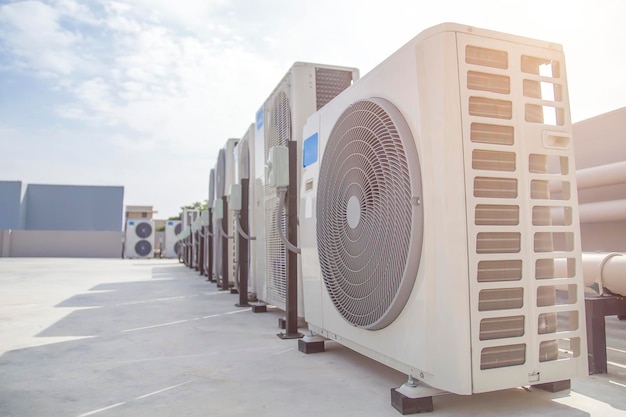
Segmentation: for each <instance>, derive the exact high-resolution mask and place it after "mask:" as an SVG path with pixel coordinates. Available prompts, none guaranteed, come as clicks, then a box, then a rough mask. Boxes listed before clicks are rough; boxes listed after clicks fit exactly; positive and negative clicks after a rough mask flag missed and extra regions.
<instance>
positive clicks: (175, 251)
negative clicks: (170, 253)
mask: <svg viewBox="0 0 626 417" xmlns="http://www.w3.org/2000/svg"><path fill="white" fill-rule="evenodd" d="M179 250H180V245H179V244H178V242H176V243H174V253H175V254H176V255H178V251H179Z"/></svg>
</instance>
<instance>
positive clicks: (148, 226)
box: [124, 218, 154, 259]
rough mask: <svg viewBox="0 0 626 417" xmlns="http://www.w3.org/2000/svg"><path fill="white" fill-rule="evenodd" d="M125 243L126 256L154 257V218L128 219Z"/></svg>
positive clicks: (130, 257)
mask: <svg viewBox="0 0 626 417" xmlns="http://www.w3.org/2000/svg"><path fill="white" fill-rule="evenodd" d="M124 244H125V249H124V257H125V258H129V259H132V258H152V256H153V252H154V224H153V223H152V219H143V218H139V219H128V220H127V221H126V238H125V240H124Z"/></svg>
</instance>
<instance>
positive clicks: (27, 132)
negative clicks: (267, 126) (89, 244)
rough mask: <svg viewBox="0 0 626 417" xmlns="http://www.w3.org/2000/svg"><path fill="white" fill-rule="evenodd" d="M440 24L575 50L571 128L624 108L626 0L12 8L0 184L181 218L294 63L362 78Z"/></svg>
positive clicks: (570, 63) (6, 35) (117, 0)
mask: <svg viewBox="0 0 626 417" xmlns="http://www.w3.org/2000/svg"><path fill="white" fill-rule="evenodd" d="M443 22H456V23H462V24H466V25H471V26H476V27H481V28H485V29H490V30H496V31H500V32H507V33H512V34H515V35H521V36H526V37H531V38H537V39H541V40H545V41H551V42H556V43H560V44H562V45H563V49H564V51H565V57H566V65H567V77H568V83H569V93H570V107H571V112H572V121H573V122H577V121H580V120H584V119H587V118H590V117H593V116H597V115H599V114H602V113H606V112H608V111H611V110H615V109H618V108H621V107H624V106H626V76H624V74H625V73H626V46H625V45H624V41H625V40H626V1H623V0H594V1H591V0H585V1H582V0H565V1H560V0H539V1H537V0H493V1H488V0H475V1H469V0H437V1H434V0H433V1H430V2H426V1H423V0H377V1H372V0H300V1H298V0H114V1H113V0H93V1H92V0H83V1H79V0H39V1H34V0H33V1H20V0H18V1H13V0H0V180H4V181H22V182H23V183H25V184H68V185H121V186H124V204H126V205H152V206H154V209H155V210H157V211H158V214H156V216H155V217H157V218H167V217H170V216H175V215H177V214H178V213H179V211H180V207H181V206H183V205H187V204H191V203H194V202H196V201H203V200H205V199H206V198H207V193H208V178H209V171H210V169H211V168H212V167H214V166H215V164H216V160H217V155H218V152H219V149H220V148H221V147H222V146H224V144H225V142H226V140H227V139H228V138H240V137H241V136H243V134H244V133H245V132H246V130H247V129H248V127H249V125H250V124H251V123H253V122H254V115H255V113H256V111H257V109H258V108H259V107H260V106H261V105H262V103H263V102H264V101H265V100H266V99H267V98H268V96H269V94H270V93H271V92H272V90H273V89H274V87H275V86H276V85H277V84H278V82H279V81H280V79H281V78H282V77H283V75H284V74H285V73H286V72H287V71H288V69H289V68H290V66H291V65H292V64H293V63H294V62H296V61H305V62H316V63H324V64H332V65H344V66H350V67H357V68H359V70H360V72H361V75H364V74H366V73H367V72H368V71H369V70H371V69H372V68H374V67H375V66H376V65H377V64H379V63H380V62H382V61H383V60H384V59H385V58H387V57H388V56H389V55H391V54H392V53H393V52H394V51H396V50H397V49H399V48H400V47H401V46H402V45H404V44H405V43H406V42H408V41H409V40H410V39H411V38H413V37H414V36H416V35H417V34H419V33H420V32H421V31H423V30H425V29H427V28H429V27H431V26H434V25H437V24H439V23H443Z"/></svg>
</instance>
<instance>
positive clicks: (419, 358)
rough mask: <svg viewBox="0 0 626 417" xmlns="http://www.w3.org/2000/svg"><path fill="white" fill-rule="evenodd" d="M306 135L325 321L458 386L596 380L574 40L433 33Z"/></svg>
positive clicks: (317, 284) (308, 294)
mask: <svg viewBox="0 0 626 417" xmlns="http://www.w3.org/2000/svg"><path fill="white" fill-rule="evenodd" d="M304 137H305V139H304V144H303V167H304V168H303V171H302V181H301V203H300V227H301V233H300V245H301V248H302V269H303V287H304V306H305V319H306V321H307V322H308V323H309V326H310V329H312V330H313V331H314V332H316V333H318V334H320V335H322V336H325V337H328V338H331V339H334V340H337V341H338V342H340V343H342V344H344V345H346V346H348V347H350V348H352V349H354V350H356V351H358V352H361V353H363V354H365V355H366V356H369V357H371V358H373V359H375V360H378V361H380V362H382V363H385V364H387V365H389V366H391V367H393V368H395V369H397V370H399V371H402V372H404V373H406V374H409V375H412V376H413V377H414V378H416V379H417V380H421V381H422V382H424V383H426V384H427V385H430V386H432V387H435V388H438V389H441V390H445V391H449V392H453V393H457V394H472V393H479V392H487V391H493V390H499V389H505V388H511V387H518V386H524V385H529V384H540V383H548V382H556V381H562V380H568V379H570V378H572V377H575V376H579V375H584V374H585V373H586V370H587V354H586V342H585V340H586V339H585V314H584V294H583V286H584V285H583V280H582V275H581V273H582V271H581V265H580V263H581V255H580V236H579V234H580V232H579V222H578V209H577V197H576V177H575V173H576V171H575V169H574V153H573V149H572V145H573V141H572V134H571V121H570V111H569V103H568V90H567V79H566V75H565V60H564V55H563V52H562V48H561V47H560V46H559V45H556V44H553V43H548V42H542V41H538V40H532V39H527V38H521V37H517V36H512V35H507V34H501V33H496V32H492V31H487V30H482V29H477V28H470V27H467V26H461V25H457V24H443V25H439V26H436V27H433V28H431V29H428V30H426V31H424V32H423V33H421V34H420V35H418V36H417V37H416V38H414V39H413V40H411V41H410V42H409V43H407V44H406V45H405V46H404V47H402V48H401V49H400V50H398V51H397V52H396V53H394V54H393V55H392V56H391V57H389V58H388V59H386V60H385V61H384V62H382V63H381V64H380V65H378V66H377V67H376V68H374V69H373V70H372V71H371V72H370V73H369V74H367V75H366V76H364V77H363V78H362V79H361V80H359V81H358V82H356V83H355V85H353V86H352V87H351V88H349V89H348V90H346V91H345V92H344V93H342V94H341V95H339V96H338V97H336V98H335V99H334V100H333V101H331V102H330V103H328V104H327V105H326V106H325V107H324V108H323V109H321V110H320V111H319V112H317V113H315V114H314V115H313V116H311V117H310V118H309V119H308V122H307V124H306V126H305V129H304ZM557 262H558V263H559V264H561V263H564V264H566V265H567V267H566V268H564V272H562V273H555V268H554V265H555V263H557Z"/></svg>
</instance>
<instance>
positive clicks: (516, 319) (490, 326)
mask: <svg viewBox="0 0 626 417" xmlns="http://www.w3.org/2000/svg"><path fill="white" fill-rule="evenodd" d="M523 335H524V316H512V317H494V318H491V319H483V320H481V321H480V335H479V337H480V340H492V339H504V338H507V337H520V336H523Z"/></svg>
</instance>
